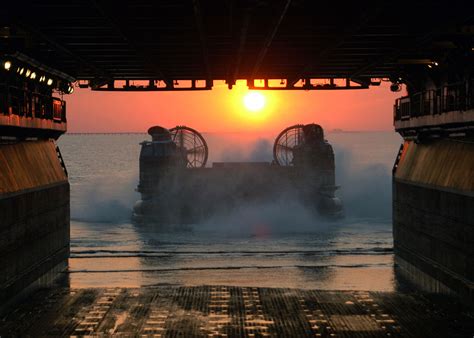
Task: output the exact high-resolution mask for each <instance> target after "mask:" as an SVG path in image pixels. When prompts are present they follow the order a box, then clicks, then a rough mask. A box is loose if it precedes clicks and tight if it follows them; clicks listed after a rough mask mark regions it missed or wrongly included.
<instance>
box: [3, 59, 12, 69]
mask: <svg viewBox="0 0 474 338" xmlns="http://www.w3.org/2000/svg"><path fill="white" fill-rule="evenodd" d="M3 67H4V68H5V70H10V68H11V67H12V63H11V61H5V62H4V63H3Z"/></svg>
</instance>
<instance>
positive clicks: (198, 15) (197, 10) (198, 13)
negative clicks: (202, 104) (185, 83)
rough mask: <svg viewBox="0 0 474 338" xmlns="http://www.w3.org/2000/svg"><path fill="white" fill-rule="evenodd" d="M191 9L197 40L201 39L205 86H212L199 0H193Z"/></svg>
mask: <svg viewBox="0 0 474 338" xmlns="http://www.w3.org/2000/svg"><path fill="white" fill-rule="evenodd" d="M193 9H194V17H195V19H196V26H197V28H198V32H199V40H200V41H201V51H202V58H203V61H204V67H205V69H206V86H209V87H212V73H211V64H210V62H209V51H208V48H207V34H206V32H205V31H204V24H203V20H202V11H201V4H200V2H199V0H193Z"/></svg>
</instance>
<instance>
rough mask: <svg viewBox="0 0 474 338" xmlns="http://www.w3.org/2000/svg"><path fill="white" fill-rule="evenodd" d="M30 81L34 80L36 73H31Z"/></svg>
mask: <svg viewBox="0 0 474 338" xmlns="http://www.w3.org/2000/svg"><path fill="white" fill-rule="evenodd" d="M30 79H32V80H34V79H36V73H35V72H32V73H31V75H30Z"/></svg>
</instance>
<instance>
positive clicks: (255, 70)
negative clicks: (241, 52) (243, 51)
mask: <svg viewBox="0 0 474 338" xmlns="http://www.w3.org/2000/svg"><path fill="white" fill-rule="evenodd" d="M290 4H291V0H286V2H285V5H284V6H283V8H282V10H281V11H280V14H279V15H278V17H277V19H276V22H275V24H274V25H273V27H272V29H271V30H270V32H269V33H268V35H267V37H266V38H265V41H264V43H263V47H262V49H261V50H260V52H259V53H258V56H257V59H256V61H255V64H254V66H253V70H252V74H251V75H250V78H251V79H254V78H255V76H256V75H257V73H258V71H259V70H260V66H261V65H262V62H263V59H264V58H265V56H266V55H267V53H268V49H269V48H270V46H271V44H272V42H273V39H274V38H275V35H276V33H277V32H278V28H280V25H281V23H282V21H283V19H284V18H285V15H286V13H287V12H288V8H289V7H290Z"/></svg>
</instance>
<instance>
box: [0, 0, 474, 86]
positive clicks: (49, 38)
mask: <svg viewBox="0 0 474 338" xmlns="http://www.w3.org/2000/svg"><path fill="white" fill-rule="evenodd" d="M2 7H3V8H2V14H0V15H1V16H2V17H1V19H2V21H3V25H2V28H1V29H0V37H1V40H2V45H1V46H2V47H1V48H2V49H3V50H2V52H3V53H5V54H8V53H12V54H14V53H17V52H18V51H20V52H21V53H22V54H25V55H28V56H29V57H31V58H33V59H35V60H37V61H38V62H40V63H43V64H53V65H54V67H55V68H57V69H58V70H59V71H61V72H63V73H65V74H68V75H70V76H71V77H73V78H75V79H77V80H80V82H79V84H80V85H81V86H83V87H88V86H90V87H91V88H92V89H94V90H128V91H133V90H144V91H145V90H183V89H185V90H203V89H211V88H212V85H213V80H225V81H226V83H227V84H228V85H229V87H230V88H231V87H232V86H233V85H234V84H235V81H236V80H241V79H242V80H247V81H248V82H247V83H248V86H249V87H250V88H254V87H259V88H260V87H263V88H262V89H270V88H273V89H303V90H310V89H348V88H349V89H352V88H367V87H368V86H370V85H377V84H379V83H380V79H382V78H383V79H390V80H391V81H392V82H393V83H394V87H393V89H394V90H396V89H397V88H398V87H397V84H398V83H399V82H409V81H410V79H409V78H408V74H413V73H414V71H413V70H414V69H415V73H416V72H417V69H418V68H419V69H420V71H427V69H426V68H427V66H433V67H436V66H442V63H443V62H444V60H445V58H446V57H447V55H448V54H450V53H452V52H453V51H454V52H456V53H465V52H471V48H472V43H466V36H468V35H469V34H471V35H470V36H471V37H472V30H473V27H474V26H473V25H474V23H473V18H472V10H469V7H471V9H472V5H469V4H468V2H450V3H445V2H433V1H416V2H414V1H396V2H386V1H370V2H360V1H351V2H338V1H332V2H327V1H325V2H321V1H313V0H271V1H270V0H239V1H237V0H220V1H203V0H167V1H144V0H137V1H128V2H117V1H111V0H72V1H56V0H44V1H35V2H30V1H10V2H8V4H3V5H2ZM468 41H469V39H468ZM470 41H471V42H472V38H470ZM407 69H408V72H407ZM272 79H273V80H274V81H272ZM118 80H122V81H118ZM255 80H261V81H255Z"/></svg>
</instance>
